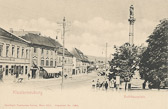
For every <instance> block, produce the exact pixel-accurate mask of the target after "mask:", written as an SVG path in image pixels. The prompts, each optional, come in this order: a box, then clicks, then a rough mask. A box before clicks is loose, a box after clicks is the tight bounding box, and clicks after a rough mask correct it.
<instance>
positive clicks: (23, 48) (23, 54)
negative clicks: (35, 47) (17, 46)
mask: <svg viewBox="0 0 168 109" xmlns="http://www.w3.org/2000/svg"><path fill="white" fill-rule="evenodd" d="M22 57H24V48H22Z"/></svg>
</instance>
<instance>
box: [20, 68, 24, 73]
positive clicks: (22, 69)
mask: <svg viewBox="0 0 168 109" xmlns="http://www.w3.org/2000/svg"><path fill="white" fill-rule="evenodd" d="M23 72H24V66H22V67H21V74H23Z"/></svg>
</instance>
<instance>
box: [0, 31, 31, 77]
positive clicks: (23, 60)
mask: <svg viewBox="0 0 168 109" xmlns="http://www.w3.org/2000/svg"><path fill="white" fill-rule="evenodd" d="M29 43H30V42H29V41H26V40H24V39H23V38H20V37H18V36H16V35H14V34H12V33H10V32H8V31H6V30H4V29H2V28H0V73H1V79H3V80H8V79H9V80H13V77H16V78H18V77H19V76H24V77H27V74H28V73H29V71H30V47H29Z"/></svg>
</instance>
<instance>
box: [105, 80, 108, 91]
mask: <svg viewBox="0 0 168 109" xmlns="http://www.w3.org/2000/svg"><path fill="white" fill-rule="evenodd" d="M105 89H106V90H107V89H108V83H107V81H106V83H105Z"/></svg>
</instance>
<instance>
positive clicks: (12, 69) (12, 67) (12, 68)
mask: <svg viewBox="0 0 168 109" xmlns="http://www.w3.org/2000/svg"><path fill="white" fill-rule="evenodd" d="M13 74H14V66H11V75H13Z"/></svg>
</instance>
